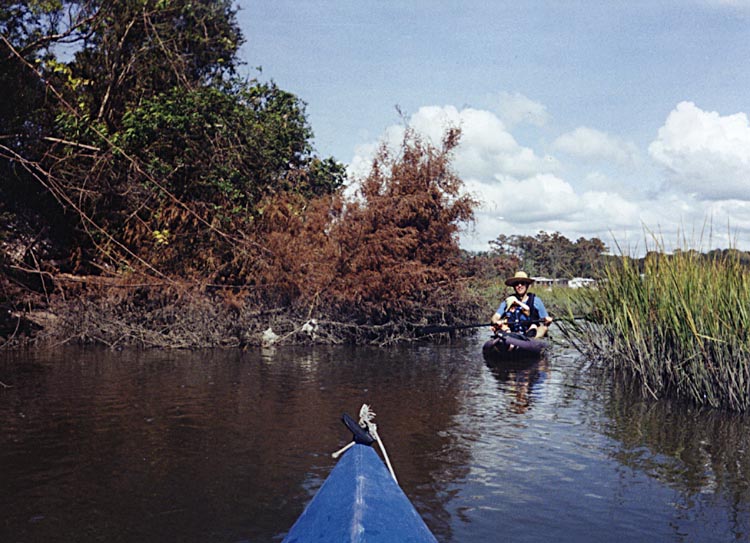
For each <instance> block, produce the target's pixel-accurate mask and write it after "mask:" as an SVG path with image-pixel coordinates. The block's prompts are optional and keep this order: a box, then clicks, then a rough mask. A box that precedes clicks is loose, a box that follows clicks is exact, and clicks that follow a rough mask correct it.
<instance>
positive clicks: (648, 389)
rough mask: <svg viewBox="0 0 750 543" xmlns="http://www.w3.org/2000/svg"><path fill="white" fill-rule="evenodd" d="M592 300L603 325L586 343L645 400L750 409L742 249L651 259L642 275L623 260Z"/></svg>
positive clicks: (748, 288)
mask: <svg viewBox="0 0 750 543" xmlns="http://www.w3.org/2000/svg"><path fill="white" fill-rule="evenodd" d="M589 296H591V299H590V301H591V302H592V304H593V307H594V314H595V316H596V318H595V320H596V321H597V325H596V327H595V333H591V334H590V335H588V336H586V337H587V339H586V340H584V342H583V343H581V344H580V345H581V346H582V347H583V350H584V351H588V353H589V354H592V355H595V356H596V357H597V358H599V359H600V360H602V361H604V362H605V363H606V364H607V365H608V366H609V367H612V368H614V369H617V370H624V371H625V372H626V373H629V374H631V375H632V376H634V377H635V378H636V380H637V381H638V382H639V383H640V385H641V387H642V390H643V392H644V394H648V395H651V396H653V397H662V396H667V395H669V396H676V397H681V398H685V399H688V400H690V401H692V402H695V403H697V404H700V405H709V406H712V407H719V408H726V409H730V410H738V411H745V410H747V409H748V407H750V390H749V389H748V387H749V386H750V343H749V341H748V339H749V336H748V313H750V272H749V270H748V269H747V268H746V267H745V266H743V265H742V263H741V262H740V260H739V258H738V256H737V252H736V251H728V252H725V253H724V255H723V256H721V257H718V258H712V259H709V258H707V257H706V256H705V255H703V254H701V253H698V252H695V251H687V252H681V251H680V252H676V253H675V254H673V255H665V254H661V253H658V254H657V253H651V254H649V255H648V257H647V258H646V259H645V262H644V266H643V271H642V272H641V270H639V268H638V263H637V261H635V260H632V259H630V258H627V257H623V258H621V259H619V260H617V261H615V262H614V263H612V264H610V265H609V266H608V268H607V273H606V280H605V281H603V282H601V283H600V285H599V288H597V289H596V290H592V291H591V292H590V293H589ZM588 331H589V332H592V331H593V330H588Z"/></svg>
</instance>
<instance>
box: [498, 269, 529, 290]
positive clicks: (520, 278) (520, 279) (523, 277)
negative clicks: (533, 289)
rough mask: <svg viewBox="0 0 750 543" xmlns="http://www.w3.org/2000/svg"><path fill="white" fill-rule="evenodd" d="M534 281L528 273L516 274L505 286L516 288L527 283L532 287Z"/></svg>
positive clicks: (507, 280) (506, 281)
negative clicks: (519, 284)
mask: <svg viewBox="0 0 750 543" xmlns="http://www.w3.org/2000/svg"><path fill="white" fill-rule="evenodd" d="M533 282H534V280H533V279H532V278H531V277H529V276H528V275H527V274H526V272H522V271H520V272H516V274H515V275H514V276H513V277H510V278H508V279H506V280H505V284H506V285H508V286H509V287H513V286H516V285H517V284H518V283H526V284H527V285H530V284H531V283H533Z"/></svg>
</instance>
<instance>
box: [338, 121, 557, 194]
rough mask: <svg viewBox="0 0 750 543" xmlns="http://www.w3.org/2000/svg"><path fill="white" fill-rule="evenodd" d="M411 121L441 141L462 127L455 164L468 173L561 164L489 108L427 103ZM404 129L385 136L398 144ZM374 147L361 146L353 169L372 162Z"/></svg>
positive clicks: (530, 171) (486, 174)
mask: <svg viewBox="0 0 750 543" xmlns="http://www.w3.org/2000/svg"><path fill="white" fill-rule="evenodd" d="M409 124H410V126H411V127H412V128H414V129H415V130H416V131H417V132H418V133H419V134H421V135H423V136H425V137H428V138H430V140H431V141H432V142H433V143H435V144H439V143H440V140H441V138H442V136H443V133H444V131H445V129H446V128H447V127H449V126H457V127H460V128H461V131H462V136H461V143H460V145H459V147H458V149H456V152H455V160H454V166H455V168H456V169H457V170H458V171H460V172H461V173H462V175H464V176H466V177H478V178H488V179H491V178H493V177H494V176H496V175H510V176H514V177H528V176H532V175H535V174H537V173H544V172H551V171H554V170H555V169H557V168H558V167H559V164H558V162H557V161H556V160H555V159H554V158H553V157H550V156H539V155H537V154H536V153H535V152H534V150H533V149H531V148H529V147H524V146H522V145H520V144H519V143H518V142H517V141H516V139H515V138H514V137H513V135H512V134H511V133H510V132H509V131H508V130H507V128H506V126H505V124H504V123H503V122H502V121H501V120H500V119H499V118H498V117H497V116H496V115H495V114H494V113H492V112H490V111H484V110H479V109H473V108H465V109H462V110H458V109H457V108H456V107H454V106H444V107H440V106H424V107H421V108H419V110H418V111H417V112H416V113H415V114H414V115H412V116H411V118H410V119H409ZM403 130H404V129H403V127H402V126H398V125H394V126H392V127H390V128H388V129H387V130H386V132H385V134H384V136H383V138H382V139H383V141H385V142H387V144H388V145H391V146H396V145H398V144H399V143H400V142H401V139H402V137H403ZM375 149H376V147H375V146H374V145H371V146H365V147H362V146H360V147H358V148H357V149H356V151H355V153H356V154H355V157H354V159H353V160H352V161H351V165H350V171H351V172H355V171H356V172H360V171H361V169H360V166H362V165H363V164H367V165H369V161H370V160H371V159H372V152H374V150H375ZM368 153H369V156H367V155H368ZM355 165H356V168H355Z"/></svg>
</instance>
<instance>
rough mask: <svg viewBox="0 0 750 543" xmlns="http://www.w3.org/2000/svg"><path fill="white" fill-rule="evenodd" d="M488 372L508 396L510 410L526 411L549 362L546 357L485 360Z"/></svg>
mask: <svg viewBox="0 0 750 543" xmlns="http://www.w3.org/2000/svg"><path fill="white" fill-rule="evenodd" d="M485 364H486V365H487V367H488V368H489V370H490V373H491V374H492V375H493V376H494V377H495V379H497V382H498V384H499V385H500V390H502V391H503V392H505V393H506V394H507V396H508V398H509V406H510V410H511V411H512V412H514V413H517V414H522V413H525V412H526V411H528V409H529V408H530V407H531V405H532V403H533V402H534V400H535V397H536V396H537V394H536V390H535V389H537V387H539V386H541V385H542V383H544V381H545V380H546V379H547V373H548V372H549V363H548V361H547V358H546V357H542V358H541V359H531V360H510V361H495V360H485Z"/></svg>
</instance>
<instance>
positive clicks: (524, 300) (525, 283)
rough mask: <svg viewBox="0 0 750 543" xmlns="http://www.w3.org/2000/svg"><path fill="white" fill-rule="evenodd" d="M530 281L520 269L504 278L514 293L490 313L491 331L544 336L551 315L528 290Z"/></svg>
mask: <svg viewBox="0 0 750 543" xmlns="http://www.w3.org/2000/svg"><path fill="white" fill-rule="evenodd" d="M532 283H534V280H533V279H532V278H531V277H529V276H528V275H527V274H526V272H522V271H519V272H516V274H515V275H514V276H513V277H510V278H508V279H506V280H505V284H506V285H508V286H509V287H513V290H514V293H513V294H511V295H510V296H508V297H507V298H506V299H505V300H503V301H502V302H501V303H500V307H498V308H497V311H496V312H495V314H494V315H492V319H490V322H491V323H492V331H493V332H495V333H497V332H500V331H501V332H515V333H519V334H524V335H525V336H526V337H536V338H541V337H544V335H545V334H546V333H547V327H548V326H549V325H550V323H551V322H552V317H550V316H549V315H548V314H547V309H545V307H544V302H542V300H541V298H539V296H537V295H535V294H533V293H530V292H528V290H529V285H531V284H532Z"/></svg>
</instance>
